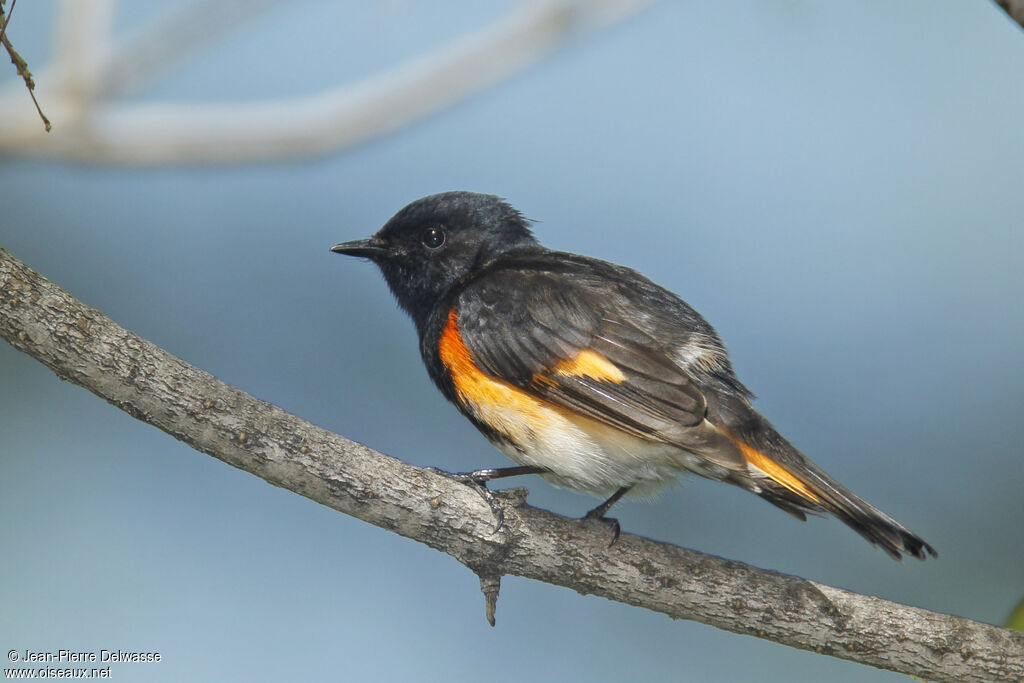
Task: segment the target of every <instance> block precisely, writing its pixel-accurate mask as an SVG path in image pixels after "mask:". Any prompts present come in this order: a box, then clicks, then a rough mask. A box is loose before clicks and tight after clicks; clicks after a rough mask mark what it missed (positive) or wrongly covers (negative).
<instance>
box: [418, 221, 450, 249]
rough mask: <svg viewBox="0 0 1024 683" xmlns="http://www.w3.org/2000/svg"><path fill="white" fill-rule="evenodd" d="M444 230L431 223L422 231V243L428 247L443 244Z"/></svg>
mask: <svg viewBox="0 0 1024 683" xmlns="http://www.w3.org/2000/svg"><path fill="white" fill-rule="evenodd" d="M444 239H445V235H444V230H443V229H442V228H441V227H440V226H437V225H432V226H431V227H429V228H427V229H426V230H424V231H423V244H424V245H425V246H426V247H428V248H430V249H438V248H440V247H441V245H443V244H444Z"/></svg>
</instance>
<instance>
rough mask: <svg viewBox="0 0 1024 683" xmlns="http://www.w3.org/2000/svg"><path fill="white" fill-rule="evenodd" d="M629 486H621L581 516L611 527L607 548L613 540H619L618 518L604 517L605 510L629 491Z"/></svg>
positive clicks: (613, 542) (612, 543) (611, 544)
mask: <svg viewBox="0 0 1024 683" xmlns="http://www.w3.org/2000/svg"><path fill="white" fill-rule="evenodd" d="M631 488H633V487H632V486H623V487H622V488H620V489H619V490H618V491H616V492H615V493H613V494H612V495H611V496H610V497H609V498H608V500H606V501H605V502H603V503H601V504H600V505H598V506H597V507H596V508H594V509H593V510H591V511H590V512H588V513H587V514H586V515H584V516H583V519H585V520H588V521H589V520H596V521H598V522H602V523H603V524H607V525H608V526H610V527H611V528H612V542H611V543H609V544H608V547H609V548H610V547H612V546H613V545H615V541H617V540H619V520H617V519H615V518H613V517H605V516H604V515H605V513H606V512H608V510H610V509H611V507H612V505H615V504H616V503H618V502H619V499H620V498H622V497H623V496H624V495H626V493H627V492H629V490H630V489H631Z"/></svg>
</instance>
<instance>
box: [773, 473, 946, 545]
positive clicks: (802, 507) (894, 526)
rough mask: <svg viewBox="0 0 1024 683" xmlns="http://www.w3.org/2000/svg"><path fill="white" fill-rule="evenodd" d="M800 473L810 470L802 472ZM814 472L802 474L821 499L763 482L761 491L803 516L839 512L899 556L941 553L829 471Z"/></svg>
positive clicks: (855, 528)
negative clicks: (823, 473) (844, 484)
mask: <svg viewBox="0 0 1024 683" xmlns="http://www.w3.org/2000/svg"><path fill="white" fill-rule="evenodd" d="M800 474H801V475H806V474H808V473H805V472H801V473H800ZM810 474H812V476H801V477H800V478H801V479H803V480H804V481H805V482H806V483H807V484H808V485H809V486H810V487H811V488H812V489H813V490H814V492H815V493H817V494H819V500H817V501H811V500H808V499H806V498H802V497H799V496H797V494H795V493H793V492H792V491H789V490H788V489H785V488H783V487H777V486H775V485H773V486H771V487H764V486H762V489H763V490H762V492H761V493H760V495H761V497H762V498H764V499H765V500H767V501H768V502H770V503H772V504H773V505H776V506H778V507H780V508H782V509H783V510H785V511H786V512H789V513H790V514H793V515H795V516H797V517H799V518H803V517H804V515H803V513H804V512H810V513H818V514H820V513H823V512H825V513H830V514H832V515H835V516H836V517H838V518H839V519H840V520H842V521H843V522H844V523H845V524H846V525H847V526H849V527H850V528H851V529H853V530H854V531H856V532H857V533H858V534H860V535H861V536H863V537H864V538H866V539H867V540H868V541H869V542H870V543H872V544H874V545H877V546H879V547H880V548H882V550H884V551H885V552H886V553H888V554H889V556H890V557H892V558H893V559H895V560H901V559H903V553H906V554H908V555H913V556H914V557H916V558H917V559H919V560H923V559H925V558H926V557H927V556H928V555H931V556H932V557H938V556H939V554H938V553H937V552H936V551H935V548H933V547H932V546H931V545H930V544H929V543H927V542H926V541H925V540H924V539H922V538H921V537H920V536H918V535H917V534H915V533H913V532H912V531H910V530H909V529H907V528H906V527H905V526H903V525H902V524H900V523H899V522H897V521H896V520H894V519H893V518H892V517H890V516H889V515H887V514H885V513H884V512H882V511H881V510H879V509H878V508H876V507H874V506H873V505H871V504H870V503H867V502H865V501H863V500H861V499H860V498H858V497H857V496H855V495H854V494H852V493H850V491H848V490H846V489H845V488H843V487H842V486H840V485H839V484H837V483H836V482H835V481H834V480H832V479H831V478H829V477H828V476H827V475H825V476H822V475H821V474H819V473H817V472H814V473H810ZM808 480H810V481H808ZM815 480H817V481H815Z"/></svg>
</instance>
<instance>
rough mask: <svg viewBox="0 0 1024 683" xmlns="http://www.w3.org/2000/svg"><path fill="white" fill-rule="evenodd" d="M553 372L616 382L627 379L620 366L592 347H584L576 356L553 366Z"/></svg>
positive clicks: (619, 382)
mask: <svg viewBox="0 0 1024 683" xmlns="http://www.w3.org/2000/svg"><path fill="white" fill-rule="evenodd" d="M551 372H553V373H555V374H556V375H568V376H575V377H590V378H591V379H596V380H602V381H606V382H615V383H616V384H621V383H622V382H625V381H626V376H625V375H624V374H623V373H622V370H619V368H618V366H616V365H615V364H614V363H612V362H611V361H610V360H608V359H607V358H605V357H604V356H602V355H601V354H600V353H598V352H597V351H593V350H591V349H583V350H582V351H580V352H579V353H577V354H576V356H575V357H574V358H570V359H568V360H563V361H561V362H559V363H558V364H557V365H555V366H554V367H552V368H551Z"/></svg>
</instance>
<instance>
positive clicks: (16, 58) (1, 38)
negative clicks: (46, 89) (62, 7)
mask: <svg viewBox="0 0 1024 683" xmlns="http://www.w3.org/2000/svg"><path fill="white" fill-rule="evenodd" d="M17 2H18V0H11V7H10V9H8V10H7V15H6V16H4V8H3V2H0V20H2V21H3V27H2V28H0V43H3V46H4V48H5V49H6V50H7V54H8V55H9V56H10V58H11V63H12V64H14V66H15V68H17V70H18V75H19V76H21V78H22V80H23V81H25V87H26V88H28V94H29V97H31V98H32V104H34V105H36V111H37V112H39V118H41V119H42V120H43V127H45V128H46V132H47V133H49V132H50V129H51V128H52V127H53V126H52V125H50V119H48V118H46V114H44V113H43V110H42V108H41V107H40V106H39V101H38V100H36V93H35V89H36V82H35V80H34V79H33V78H32V72H31V71H29V70H28V63H27V62H26V61H25V60H24V59H23V58H22V56H21V55H20V54H18V51H17V50H15V49H14V46H13V45H11V41H10V40H9V39H8V38H7V24H9V23H10V21H11V16H13V14H14V5H15V4H17Z"/></svg>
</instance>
